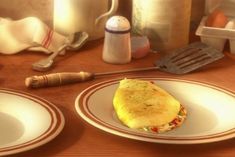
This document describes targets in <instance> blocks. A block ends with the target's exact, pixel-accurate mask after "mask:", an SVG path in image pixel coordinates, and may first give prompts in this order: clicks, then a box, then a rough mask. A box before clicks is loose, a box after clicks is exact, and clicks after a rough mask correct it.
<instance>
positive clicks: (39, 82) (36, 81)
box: [25, 72, 94, 88]
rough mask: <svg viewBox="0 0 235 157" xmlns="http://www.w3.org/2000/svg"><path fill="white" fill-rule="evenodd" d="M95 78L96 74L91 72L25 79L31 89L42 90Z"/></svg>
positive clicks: (56, 74)
mask: <svg viewBox="0 0 235 157" xmlns="http://www.w3.org/2000/svg"><path fill="white" fill-rule="evenodd" d="M93 78H94V74H92V73H89V72H79V73H55V74H48V75H42V76H32V77H28V78H26V79H25V85H26V86H27V87H29V88H42V87H51V86H61V85H65V84H71V83H77V82H84V81H88V80H91V79H93Z"/></svg>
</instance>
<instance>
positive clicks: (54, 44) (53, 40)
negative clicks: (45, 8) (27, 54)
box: [0, 17, 73, 54]
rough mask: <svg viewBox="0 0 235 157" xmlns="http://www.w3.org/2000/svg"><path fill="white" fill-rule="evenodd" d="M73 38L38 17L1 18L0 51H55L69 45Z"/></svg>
mask: <svg viewBox="0 0 235 157" xmlns="http://www.w3.org/2000/svg"><path fill="white" fill-rule="evenodd" d="M72 40H73V38H69V37H65V36H63V35H61V34H59V33H57V32H54V31H53V30H52V29H50V28H49V27H48V26H47V25H46V24H44V23H43V22H42V21H41V20H39V19H38V18H36V17H27V18H24V19H21V20H17V21H13V20H11V19H6V18H0V53H2V54H16V53H18V52H20V51H22V50H26V49H28V50H33V51H43V52H45V53H48V54H49V53H53V52H56V51H59V50H60V48H61V47H62V46H64V45H65V44H66V45H69V43H71V42H72Z"/></svg>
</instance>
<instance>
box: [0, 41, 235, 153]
mask: <svg viewBox="0 0 235 157" xmlns="http://www.w3.org/2000/svg"><path fill="white" fill-rule="evenodd" d="M102 47H103V45H102V40H100V41H93V42H89V43H87V44H86V45H85V47H83V48H82V49H81V50H80V51H79V52H68V53H67V54H66V55H65V56H63V57H58V58H57V61H56V65H55V67H54V68H53V70H51V71H50V72H76V71H81V70H83V71H90V72H106V71H113V70H121V69H130V68H136V67H148V66H152V65H153V62H154V61H155V60H157V59H158V58H159V55H158V54H154V53H152V54H150V55H148V56H147V57H145V58H143V59H139V60H133V61H132V62H131V63H130V64H125V65H111V64H107V63H104V62H103V61H102V58H101V55H102ZM225 54H226V57H225V58H223V59H222V60H219V61H217V62H215V63H213V64H210V65H208V66H206V67H203V68H202V69H200V70H197V71H195V72H193V73H190V74H187V75H181V76H176V75H172V74H167V73H164V72H160V71H148V72H139V73H132V74H129V75H127V74H126V75H116V76H110V77H107V78H97V79H95V80H92V81H89V82H84V83H79V84H73V85H67V86H63V87H53V88H43V89H36V90H32V89H27V88H26V87H25V85H24V80H25V78H26V77H28V76H32V75H41V74H45V73H40V72H35V71H33V70H32V69H31V65H32V63H34V62H35V61H38V60H39V59H42V58H45V57H46V55H44V54H42V53H40V52H38V53H37V52H22V53H20V54H17V55H12V56H4V55H1V56H0V87H3V88H11V89H16V90H19V91H24V92H29V93H31V94H34V95H37V96H40V97H42V98H45V99H47V100H48V101H51V102H52V103H54V104H55V105H57V106H58V107H59V108H60V109H61V111H62V112H63V114H64V116H65V120H66V124H65V127H64V129H63V131H62V132H61V134H60V135H59V136H57V137H56V138H55V139H54V140H52V141H51V142H49V143H48V144H45V145H43V146H41V147H39V148H36V149H33V150H31V151H27V152H24V153H20V154H16V155H13V156H17V157H47V156H48V157H50V156H51V157H52V156H53V157H62V156H64V157H65V156H66V157H70V156H71V157H72V156H74V157H96V156H97V157H98V156H100V157H104V156H107V157H108V156H115V157H130V156H133V157H147V156H148V157H155V156H166V157H167V156H213V157H215V156H234V154H235V139H231V140H227V141H223V142H217V143H211V144H200V145H168V144H157V143H147V142H140V141H135V140H130V139H126V138H123V137H118V136H115V135H112V134H109V133H106V132H104V131H101V130H99V129H97V128H95V127H93V126H91V125H89V124H87V123H86V122H85V121H84V120H82V119H81V118H80V117H79V116H78V115H77V113H76V111H75V108H74V101H75V98H76V97H77V95H78V94H79V93H80V92H81V91H83V90H84V89H85V88H87V87H88V86H90V85H92V84H95V83H98V82H100V81H104V80H107V79H111V78H123V77H125V76H133V75H135V76H143V75H144V76H156V77H158V76H159V77H160V76H161V77H162V76H164V77H172V78H180V79H189V80H195V81H200V82H204V83H210V84H215V85H217V86H220V87H222V88H225V89H228V90H231V91H235V55H231V54H229V53H225Z"/></svg>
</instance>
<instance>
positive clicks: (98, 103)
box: [75, 77, 235, 144]
mask: <svg viewBox="0 0 235 157" xmlns="http://www.w3.org/2000/svg"><path fill="white" fill-rule="evenodd" d="M138 79H144V80H149V81H154V82H155V83H156V84H157V85H158V86H160V87H162V88H164V89H165V90H167V91H168V92H169V93H171V94H172V95H173V96H174V97H176V98H177V99H178V100H179V101H180V102H181V104H182V105H183V106H185V108H186V110H187V112H188V115H187V119H186V121H185V122H184V123H183V125H182V126H181V127H179V128H176V129H175V130H172V131H169V132H167V133H163V134H154V133H148V132H143V131H138V130H134V129H130V128H127V127H126V126H124V125H123V124H122V123H121V122H120V121H119V120H118V119H117V117H116V115H115V112H114V109H113V103H112V100H113V96H114V92H115V90H116V89H117V87H118V84H119V80H110V81H106V82H101V83H98V84H95V85H93V86H91V87H89V88H87V89H86V90H84V91H83V92H82V93H81V94H80V95H78V97H77V99H76V101H75V107H76V110H77V112H78V114H79V115H80V116H81V117H82V118H83V119H84V120H85V121H87V122H88V123H90V124H91V125H93V126H95V127H97V128H99V129H101V130H104V131H106V132H109V133H112V134H115V135H118V136H122V137H126V138H130V139H135V140H140V141H147V142H157V143H170V144H198V143H209V142H215V141H221V140H226V139H230V138H233V137H235V94H234V93H233V92H230V91H227V90H224V89H222V88H220V87H216V86H214V85H208V84H205V83H199V82H195V81H187V80H180V79H170V78H155V77H141V78H138Z"/></svg>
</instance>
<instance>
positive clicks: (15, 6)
mask: <svg viewBox="0 0 235 157" xmlns="http://www.w3.org/2000/svg"><path fill="white" fill-rule="evenodd" d="M177 1H178V0H176V2H177ZM131 4H132V0H120V6H119V10H118V13H117V14H119V15H123V16H125V17H127V18H128V19H129V20H131ZM204 6H205V0H192V14H191V29H195V28H196V27H197V25H198V24H199V22H200V20H201V18H202V16H203V15H204ZM27 16H36V17H38V18H40V19H41V20H43V21H44V22H45V23H47V24H48V25H49V26H52V24H53V0H42V1H38V0H10V1H9V0H1V2H0V17H10V18H12V19H21V18H24V17H27Z"/></svg>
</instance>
